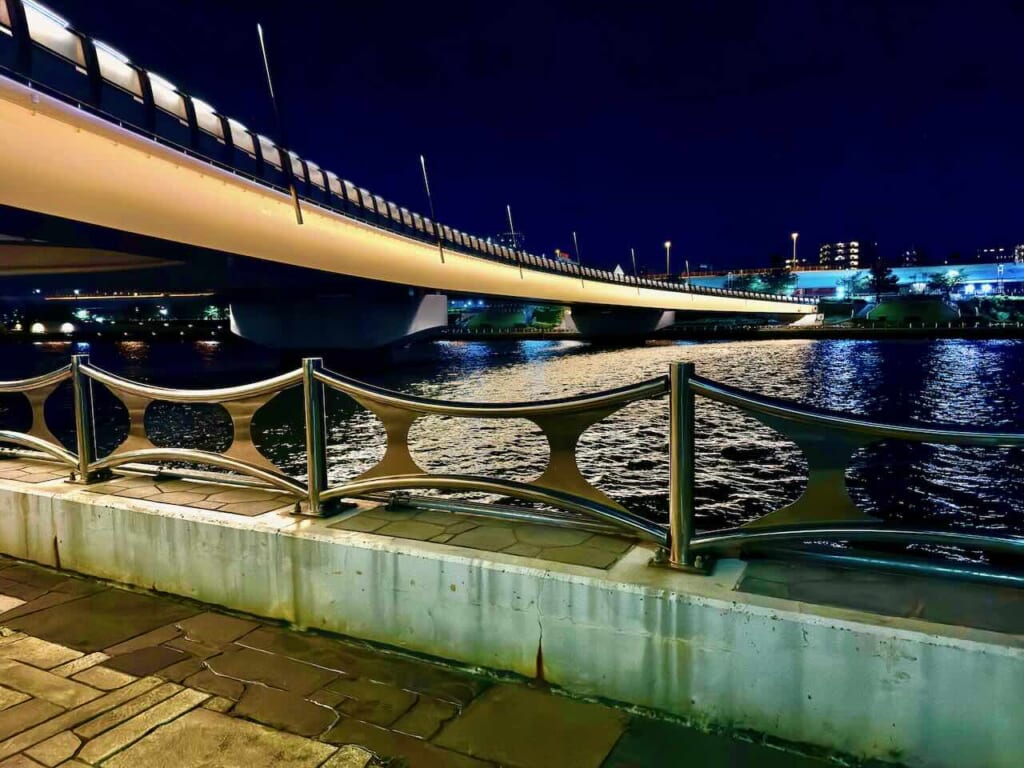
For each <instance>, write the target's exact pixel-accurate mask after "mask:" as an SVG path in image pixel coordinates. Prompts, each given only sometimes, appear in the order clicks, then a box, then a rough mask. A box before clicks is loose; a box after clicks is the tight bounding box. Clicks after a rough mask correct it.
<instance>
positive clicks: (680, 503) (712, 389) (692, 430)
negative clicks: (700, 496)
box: [668, 363, 1024, 583]
mask: <svg viewBox="0 0 1024 768" xmlns="http://www.w3.org/2000/svg"><path fill="white" fill-rule="evenodd" d="M671 392H672V394H671V397H672V400H671V403H672V405H671V410H672V416H671V439H670V456H671V462H672V469H671V478H672V479H671V491H670V494H669V525H670V536H669V556H668V561H669V563H670V564H671V565H674V566H677V567H680V568H692V567H701V566H702V562H701V561H702V559H704V558H706V557H708V556H710V555H716V554H722V553H728V554H737V553H739V552H741V551H744V550H754V549H762V548H775V547H777V546H778V545H779V544H783V545H784V544H793V543H806V542H815V543H823V542H827V543H832V544H834V543H836V542H874V543H899V544H935V545H944V546H949V547H956V548H963V549H966V550H981V551H986V552H996V553H1012V554H1016V555H1024V537H1021V536H1015V535H1008V534H1002V533H996V532H994V531H990V530H983V531H976V530H967V529H964V530H937V529H930V528H923V527H913V526H903V525H891V524H887V523H884V522H883V521H881V520H878V519H877V518H874V517H872V516H871V515H869V514H868V513H867V512H866V511H864V510H863V509H862V508H860V507H859V506H858V505H857V504H856V503H855V502H854V501H853V500H852V499H851V498H850V495H849V493H848V490H847V487H846V470H847V469H848V467H849V464H850V461H851V459H852V457H853V455H854V454H855V453H856V452H857V451H858V450H860V449H861V448H864V447H866V446H869V445H872V444H875V443H878V442H881V441H883V440H899V441H905V442H913V443H938V444H945V445H958V446H986V447H991V448H1011V447H1022V446H1024V432H1003V431H996V430H983V429H974V428H968V427H958V426H948V425H937V424H892V423H884V422H879V421H874V420H871V419H866V418H862V417H859V416H855V415H851V414H848V413H841V412H835V411H827V410H821V409H814V408H808V407H805V406H801V405H798V404H796V403H793V402H791V401H788V400H782V399H777V398H771V397H765V396H763V395H758V394H755V393H752V392H748V391H745V390H743V389H739V388H736V387H730V386H727V385H725V384H720V383H718V382H715V381H712V380H710V379H705V378H701V377H699V376H697V375H696V374H695V372H694V366H693V364H692V363H679V364H676V365H674V366H673V367H672V371H671ZM697 396H700V397H703V398H707V399H709V400H713V401H715V402H718V403H722V404H725V405H729V406H732V407H734V408H737V409H739V410H740V411H742V412H743V413H745V414H747V415H749V416H752V417H753V418H755V419H756V420H758V421H759V422H761V423H762V424H764V425H765V426H767V427H769V428H770V429H772V430H774V431H775V432H777V433H779V434H780V435H782V436H783V437H785V438H787V439H788V440H790V441H792V442H793V443H795V444H796V446H797V447H798V448H799V449H800V451H801V452H802V454H803V456H804V458H805V460H806V461H807V485H806V487H805V489H804V491H803V493H802V495H801V496H800V497H799V498H798V499H797V500H796V501H794V502H792V503H791V504H788V505H787V506H785V507H782V508H780V509H777V510H775V511H772V512H770V513H768V514H765V515H762V516H761V517H758V518H756V519H754V520H751V521H749V522H747V523H745V524H743V525H741V526H739V527H736V528H730V529H723V530H712V531H701V532H698V531H697V530H696V516H697V509H696V501H695V499H696V496H695V493H696V488H695V482H696V480H695V456H696V446H695V437H696V433H697V429H696V419H695V400H696V397H697ZM808 554H809V553H806V552H802V553H801V555H802V556H807V555H808ZM810 554H812V555H813V556H815V557H817V558H818V559H826V560H835V561H838V562H854V561H856V560H857V559H858V556H857V555H856V554H846V553H843V552H839V551H835V550H833V551H831V552H828V551H817V552H814V553H810ZM859 559H861V560H864V559H871V560H872V561H873V562H875V563H876V564H880V565H884V566H886V567H891V568H897V569H901V570H911V571H923V572H944V573H948V572H952V571H957V572H958V573H959V574H960V575H967V576H969V577H970V576H975V577H986V578H991V577H992V574H990V573H984V572H983V571H981V570H972V568H970V567H967V566H960V567H952V566H945V565H942V564H936V563H930V562H926V561H913V560H908V559H906V558H896V559H886V558H885V557H883V556H879V555H877V554H876V555H871V556H870V558H867V557H864V556H860V557H859ZM999 578H1002V579H1005V580H1010V579H1011V578H1012V579H1015V580H1017V581H1019V582H1021V583H1024V580H1022V579H1020V578H1019V577H1010V576H1008V575H1005V574H1003V575H1001V576H999Z"/></svg>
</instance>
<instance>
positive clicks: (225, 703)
mask: <svg viewBox="0 0 1024 768" xmlns="http://www.w3.org/2000/svg"><path fill="white" fill-rule="evenodd" d="M233 706H235V702H234V701H232V700H231V699H225V698H224V697H223V696H214V697H213V698H212V699H210V700H209V701H207V702H206V703H205V704H203V709H210V710H213V711H214V712H227V711H228V710H229V709H231V708H232V707H233Z"/></svg>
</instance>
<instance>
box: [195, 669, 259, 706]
mask: <svg viewBox="0 0 1024 768" xmlns="http://www.w3.org/2000/svg"><path fill="white" fill-rule="evenodd" d="M183 682H184V684H185V685H187V686H188V687H189V688H198V689H199V690H200V691H206V692H207V693H212V694H214V695H215V696H223V697H224V698H228V699H231V700H232V701H238V700H239V699H240V698H242V694H243V693H245V684H244V683H240V682H239V681H238V680H235V679H233V678H230V677H224V676H222V675H215V674H214V673H213V672H211V671H210V670H209V669H203V670H200V671H199V672H196V674H194V675H191V676H189V677H186V678H185V680H184V681H183Z"/></svg>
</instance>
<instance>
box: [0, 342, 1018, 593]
mask: <svg viewBox="0 0 1024 768" xmlns="http://www.w3.org/2000/svg"><path fill="white" fill-rule="evenodd" d="M66 381H70V382H71V389H72V393H73V398H74V416H75V417H74V424H75V427H74V434H75V437H74V450H71V449H68V448H65V447H64V446H63V445H62V444H61V442H60V441H59V440H58V439H57V437H55V435H54V434H53V432H52V431H51V430H50V428H49V426H48V425H47V422H46V415H45V412H46V403H47V400H48V399H49V398H50V397H51V396H52V395H53V393H54V392H55V390H56V389H57V388H58V387H59V386H60V385H61V384H63V383H64V382H66ZM94 384H98V385H102V386H104V387H106V388H107V390H109V392H110V393H111V394H112V395H113V396H114V397H115V398H117V399H118V400H120V401H121V403H122V404H123V405H124V407H125V408H126V410H127V412H128V419H129V427H128V432H127V435H126V436H125V437H124V439H123V440H121V442H120V443H119V444H118V445H117V446H115V447H114V448H113V450H111V451H110V452H109V453H107V454H106V455H104V456H99V455H98V453H97V444H96V434H95V419H94V414H93V385H94ZM298 387H301V388H302V402H303V419H304V427H305V438H306V439H305V444H306V450H305V461H306V468H307V472H306V475H305V476H304V477H300V476H291V475H288V474H287V473H285V472H284V471H282V470H281V469H280V468H279V467H278V466H277V465H276V464H274V462H272V461H271V460H270V459H269V458H267V457H266V456H265V455H264V454H263V453H262V452H261V451H260V449H259V448H258V447H257V446H256V444H255V443H254V441H253V438H252V420H253V417H254V416H255V414H256V413H257V412H258V411H259V410H260V409H261V408H262V407H263V406H265V405H266V404H267V403H268V402H269V401H270V400H272V399H273V398H274V397H276V396H277V395H278V394H280V393H281V392H283V391H285V390H288V389H291V388H298ZM328 389H330V390H335V391H337V392H341V393H343V394H345V395H347V396H348V397H350V398H352V400H354V401H355V402H356V403H358V404H360V405H362V406H363V407H365V408H366V409H367V410H369V411H370V412H371V413H373V414H374V415H375V416H376V417H377V418H378V419H379V420H380V422H381V423H382V424H383V426H384V431H385V434H386V446H385V451H384V455H383V457H382V458H381V459H380V461H378V462H377V463H376V464H375V465H374V466H372V467H371V468H370V469H368V470H366V471H364V472H361V473H359V474H356V475H354V476H352V477H349V478H347V479H345V480H343V481H341V482H338V483H334V484H332V483H330V482H329V481H328V472H327V469H328V467H327V458H326V457H327V445H328V433H327V426H326V424H327V422H326V416H325V407H324V403H325V393H326V390H328ZM0 393H23V394H24V395H25V397H26V398H27V399H28V402H29V405H30V407H31V412H32V422H31V425H30V426H29V428H28V429H27V430H26V431H24V432H19V431H14V430H0V443H3V444H7V445H12V446H15V448H14V449H11V448H7V449H4V450H3V451H0V457H2V456H3V455H5V454H6V455H19V456H29V457H31V458H35V459H42V460H49V461H53V462H58V463H61V464H63V465H64V466H66V467H67V468H68V469H69V474H70V476H71V479H72V480H76V481H77V482H80V483H92V482H96V481H101V480H103V479H105V478H106V477H109V475H110V472H111V470H113V469H116V468H119V467H120V468H122V469H124V470H130V471H135V472H149V473H160V474H171V475H177V476H180V477H185V478H192V479H202V480H207V481H209V480H211V479H213V480H215V481H220V482H229V483H235V484H239V483H242V484H249V485H257V486H259V487H265V488H273V489H277V490H279V491H282V492H284V493H286V494H289V495H291V496H292V497H293V498H294V499H295V500H296V511H297V512H301V513H305V514H310V515H326V514H332V513H333V512H335V511H337V510H336V509H335V507H336V505H337V504H338V502H340V500H342V499H345V498H362V497H373V498H377V497H378V496H379V494H380V493H382V492H392V493H393V494H394V493H404V492H407V491H410V490H417V489H421V490H434V491H449V492H456V493H458V492H466V491H469V492H477V493H485V494H490V495H492V496H498V497H509V498H512V499H518V500H520V501H525V502H531V503H533V504H535V505H539V506H535V507H523V508H522V509H521V510H516V511H514V512H511V513H510V512H509V511H508V508H507V507H498V506H488V505H486V504H477V505H475V506H474V507H473V512H472V513H473V514H477V515H485V516H486V515H493V516H497V517H508V516H509V515H510V514H511V515H512V516H514V517H517V518H518V519H525V520H530V521H533V522H540V523H548V524H551V523H554V524H559V525H568V526H577V527H587V526H594V525H599V526H604V527H606V528H607V529H611V530H617V531H620V532H624V533H627V534H630V535H633V536H636V537H638V538H640V539H643V540H646V541H649V542H653V543H654V544H656V545H657V552H658V555H657V556H656V557H655V559H654V561H653V562H655V563H659V564H665V565H668V566H670V567H675V568H678V569H681V570H690V571H701V572H703V571H705V570H706V568H707V564H708V562H709V558H710V556H712V555H716V554H730V555H738V554H741V553H743V552H745V551H757V550H763V549H765V548H777V547H778V545H779V544H780V543H787V542H788V543H792V542H804V543H807V542H811V543H821V542H831V543H833V544H834V543H836V542H842V543H844V544H845V543H849V542H865V541H874V542H898V543H902V544H935V545H941V546H948V547H960V548H963V549H966V550H981V551H987V552H994V553H1013V554H1024V538H1022V537H1019V536H1014V535H1008V534H997V533H995V532H993V531H990V530H988V531H972V530H937V529H923V528H913V527H909V526H893V525H887V524H885V523H883V522H881V521H879V520H876V519H874V518H872V517H870V516H868V515H867V514H866V513H865V512H864V511H863V510H861V509H860V508H858V507H857V505H856V504H854V502H853V501H852V500H851V499H850V497H849V495H848V493H847V490H846V480H845V473H846V469H847V466H848V464H849V462H850V459H851V457H852V456H853V454H854V453H855V452H856V451H857V450H859V449H860V448H863V447H864V446H867V445H871V444H873V443H876V442H879V441H882V440H904V441H913V442H923V443H941V444H949V445H970V446H988V447H1021V446H1024V433H1020V432H998V431H986V430H979V429H971V428H963V427H946V426H936V425H927V424H920V425H898V424H887V423H881V422H874V421H871V420H868V419H863V418H859V417H856V416H852V415H849V414H844V413H836V412H829V411H821V410H815V409H810V408H805V407H802V406H798V405H796V404H794V403H792V402H789V401H785V400H779V399H773V398H767V397H763V396H760V395H756V394H754V393H751V392H747V391H744V390H741V389H737V388H734V387H729V386H726V385H723V384H719V383H717V382H714V381H711V380H709V379H704V378H700V377H698V376H696V375H694V369H693V366H692V364H689V363H679V364H675V365H673V366H671V368H670V372H669V375H668V376H663V377H659V378H655V379H650V380H648V381H643V382H639V383H637V384H633V385H631V386H627V387H622V388H618V389H613V390H608V391H605V392H597V393H594V394H588V395H581V396H577V397H568V398H562V399H557V400H548V401H539V402H532V403H459V402H449V401H442V400H431V399H426V398H419V397H413V396H408V395H403V394H401V393H398V392H393V391H390V390H387V389H382V388H380V387H376V386H373V385H370V384H366V383H363V382H359V381H356V380H354V379H350V378H348V377H345V376H341V375H339V374H336V373H333V372H331V371H328V370H326V369H325V368H323V366H322V363H321V361H320V360H319V359H314V358H310V359H306V360H304V361H303V364H302V367H301V368H299V369H297V370H294V371H291V372H289V373H285V374H282V375H280V376H276V377H274V378H270V379H266V380H264V381H260V382H256V383H254V384H249V385H244V386H236V387H227V388H220V389H207V390H182V389H166V388H161V387H154V386H149V385H146V384H140V383H138V382H134V381H130V380H128V379H124V378H121V377H119V376H116V375H114V374H111V373H109V372H106V371H103V370H101V369H99V368H97V367H95V366H93V365H91V364H90V363H89V359H88V356H85V355H76V356H74V357H73V358H72V362H71V365H69V366H66V367H64V368H61V369H59V370H57V371H54V372H53V373H50V374H47V375H44V376H39V377H36V378H32V379H24V380H20V381H7V382H3V381H0ZM666 394H667V395H669V397H670V408H669V411H670V418H669V435H668V437H669V462H670V473H669V478H670V479H669V487H668V488H667V489H666V490H667V492H668V497H669V523H668V525H667V526H665V525H661V524H659V523H657V522H654V521H652V520H650V519H647V518H645V517H643V516H641V515H639V514H636V513H634V512H631V511H630V510H629V509H627V508H626V507H624V506H623V505H621V504H619V503H618V502H616V501H615V500H613V499H612V498H610V497H609V496H608V495H606V494H605V493H604V492H603V491H601V490H600V489H599V488H597V487H595V486H594V485H593V484H591V483H590V482H589V481H588V480H587V479H586V478H585V477H584V476H583V475H582V473H581V472H580V470H579V467H578V466H577V457H576V449H577V444H578V442H579V440H580V437H581V436H582V434H583V433H584V432H586V430H588V429H589V428H590V427H592V426H593V425H595V424H597V423H598V422H600V421H602V420H603V419H605V418H607V417H608V416H610V415H611V414H613V413H615V412H616V411H618V410H619V409H621V408H623V407H625V406H626V405H628V404H629V403H632V402H635V401H638V400H644V399H649V398H659V397H662V396H664V395H666ZM698 395H699V396H700V397H704V398H708V399H710V400H714V401H717V402H719V403H723V404H726V405H730V406H733V407H736V408H739V409H740V410H742V411H744V412H745V413H747V414H749V415H751V416H753V417H754V418H756V419H757V420H758V421H760V422H761V423H763V424H765V425H766V426H768V427H769V428H771V429H773V430H775V431H776V432H778V433H780V434H781V435H783V436H784V437H786V438H787V439H789V440H791V441H792V442H794V443H795V444H796V445H797V446H798V447H799V448H800V449H801V451H802V452H803V454H804V456H805V458H806V460H807V465H808V478H807V486H806V488H805V490H804V492H803V494H802V495H801V496H800V498H799V499H797V500H796V501H795V502H793V503H792V504H789V505H788V506H786V507H784V508H782V509H778V510H776V511H773V512H771V513H769V514H767V515H764V516H762V517H759V518H757V519H755V520H752V521H750V522H748V523H746V524H744V525H742V526H740V527H738V528H733V529H727V530H714V531H700V532H698V531H697V530H696V520H697V514H696V513H697V510H696V508H695V507H696V504H695V472H694V467H695V457H696V441H695V438H696V426H695V424H696V422H695V402H696V397H697V396H698ZM160 401H162V402H171V403H191V404H210V403H216V404H219V405H221V406H222V407H223V408H224V409H225V410H226V411H227V413H228V415H229V417H230V420H231V424H232V431H233V434H232V439H231V441H230V443H229V445H228V447H227V448H225V449H224V450H223V451H222V452H214V451H208V450H198V449H194V448H188V447H168V446H157V445H155V444H154V443H153V442H152V441H151V439H150V436H149V435H148V434H147V429H146V424H145V421H146V411H147V409H148V408H149V406H150V405H151V404H153V403H154V402H160ZM427 415H443V416H448V417H453V418H470V419H526V420H529V421H531V422H533V423H534V424H535V425H537V426H538V427H539V428H540V430H541V431H542V432H543V434H544V435H545V437H546V439H547V442H548V445H549V447H550V455H549V459H548V463H547V465H546V467H545V468H544V470H543V471H542V472H541V473H540V474H539V475H538V476H537V477H536V478H534V479H533V480H531V481H528V482H520V481H511V480H505V479H501V478H496V477H492V476H489V475H487V474H474V475H463V474H443V473H431V472H427V471H425V470H424V469H422V468H421V466H420V465H419V464H418V463H417V462H416V460H415V459H414V458H413V456H412V454H411V452H410V449H409V434H410V429H411V428H412V426H413V424H414V422H416V421H417V420H418V419H420V418H421V417H423V416H427ZM196 465H199V466H206V467H213V468H216V469H217V470H219V472H214V473H211V472H208V471H206V472H201V471H198V470H196V469H193V467H194V466H196ZM413 503H415V502H413ZM430 503H432V504H435V505H438V506H441V507H445V506H446V505H447V508H449V509H452V510H455V511H459V510H460V504H462V505H463V507H462V508H461V509H462V511H465V509H464V506H465V504H464V502H459V501H457V500H454V501H453V500H451V499H448V498H444V497H441V498H432V499H431V502H430ZM551 510H554V512H552V511H551ZM782 554H783V555H785V554H787V552H785V551H784V552H782ZM800 554H801V556H807V554H808V551H802V552H801V553H800ZM811 554H814V555H815V556H818V557H824V558H827V559H832V560H840V561H842V562H851V561H857V560H858V559H860V560H868V561H869V562H872V563H875V564H882V565H885V566H886V567H891V568H901V569H904V570H907V569H910V570H922V571H932V572H942V573H950V572H956V573H958V574H959V575H962V576H967V577H970V578H979V577H984V578H996V579H1000V580H1003V581H1016V582H1018V583H1024V579H1022V577H1020V576H1019V575H1014V574H1010V573H994V572H992V571H986V570H985V569H981V568H977V567H974V566H965V565H958V566H954V565H951V564H948V563H936V562H926V561H920V560H910V559H906V558H904V559H891V558H890V559H888V560H886V559H884V558H881V557H880V556H878V555H874V554H872V555H870V556H868V555H865V553H863V552H858V551H855V550H849V549H841V550H840V549H835V548H832V549H831V550H820V549H819V550H817V551H815V552H812V553H811Z"/></svg>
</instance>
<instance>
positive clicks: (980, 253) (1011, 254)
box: [975, 245, 1022, 264]
mask: <svg viewBox="0 0 1024 768" xmlns="http://www.w3.org/2000/svg"><path fill="white" fill-rule="evenodd" d="M1021 248H1022V246H1019V245H1018V246H1017V247H1016V248H1014V247H1013V246H1011V245H997V246H993V247H992V248H979V249H978V250H977V252H976V253H975V259H976V260H977V261H980V262H981V263H982V264H991V263H992V262H995V261H1016V260H1017V259H1016V258H1015V253H1016V251H1017V250H1018V249H1021Z"/></svg>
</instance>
